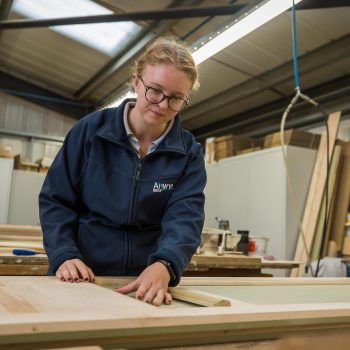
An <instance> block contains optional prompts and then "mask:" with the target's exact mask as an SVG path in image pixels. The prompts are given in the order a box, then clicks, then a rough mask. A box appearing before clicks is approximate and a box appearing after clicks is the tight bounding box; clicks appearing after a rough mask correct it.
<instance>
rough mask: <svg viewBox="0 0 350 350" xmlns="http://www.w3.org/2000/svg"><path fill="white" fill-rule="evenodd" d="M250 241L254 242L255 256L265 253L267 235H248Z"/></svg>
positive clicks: (267, 241) (267, 240)
mask: <svg viewBox="0 0 350 350" xmlns="http://www.w3.org/2000/svg"><path fill="white" fill-rule="evenodd" d="M249 240H250V241H254V242H255V253H253V255H255V256H265V255H267V246H268V243H269V239H268V238H267V237H261V236H260V237H258V236H249Z"/></svg>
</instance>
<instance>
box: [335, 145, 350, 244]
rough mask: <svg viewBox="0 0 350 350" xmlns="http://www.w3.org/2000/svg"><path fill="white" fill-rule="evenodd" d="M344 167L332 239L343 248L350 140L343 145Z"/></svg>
mask: <svg viewBox="0 0 350 350" xmlns="http://www.w3.org/2000/svg"><path fill="white" fill-rule="evenodd" d="M341 158H342V169H341V174H340V179H339V185H338V187H337V192H336V197H335V203H334V207H335V208H336V210H334V212H333V215H332V217H331V220H330V221H331V229H330V239H331V240H333V241H335V242H336V244H337V248H338V250H341V247H342V244H343V239H344V223H345V221H346V217H347V213H348V208H349V200H350V142H345V143H344V144H343V147H342V153H341Z"/></svg>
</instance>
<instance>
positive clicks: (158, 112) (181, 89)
mask: <svg viewBox="0 0 350 350" xmlns="http://www.w3.org/2000/svg"><path fill="white" fill-rule="evenodd" d="M141 78H142V80H143V82H142V81H141ZM145 85H146V86H148V87H151V88H154V89H157V90H158V91H159V90H160V91H162V92H163V93H164V94H165V95H167V96H176V97H181V98H184V99H187V95H188V93H189V91H190V89H191V86H192V82H191V81H190V79H189V78H188V76H187V74H186V73H184V72H183V71H181V70H179V69H177V68H175V67H174V65H172V64H155V65H148V66H146V67H145V69H144V70H143V72H142V75H141V77H138V76H133V87H134V90H135V92H136V94H137V103H136V108H137V109H138V111H139V113H140V116H141V117H142V118H143V120H144V122H145V123H146V124H149V125H160V124H165V123H167V122H169V121H170V120H171V119H173V118H174V117H175V115H176V114H177V112H174V111H172V110H171V109H169V106H168V98H165V99H164V100H163V101H162V102H160V103H157V104H153V103H150V102H148V101H147V100H146V98H145V91H146V88H145Z"/></svg>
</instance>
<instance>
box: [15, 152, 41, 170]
mask: <svg viewBox="0 0 350 350" xmlns="http://www.w3.org/2000/svg"><path fill="white" fill-rule="evenodd" d="M14 169H17V170H29V171H38V170H39V165H38V164H35V163H32V162H30V161H28V160H27V159H22V158H21V155H20V154H16V155H15V157H14Z"/></svg>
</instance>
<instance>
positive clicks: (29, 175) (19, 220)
mask: <svg viewBox="0 0 350 350" xmlns="http://www.w3.org/2000/svg"><path fill="white" fill-rule="evenodd" d="M45 176H46V174H45V173H37V172H34V171H25V170H14V171H13V179H12V189H11V198H10V208H9V215H8V223H9V224H15V225H39V224H40V220H39V204H38V197H39V193H40V190H41V187H42V184H43V182H44V179H45Z"/></svg>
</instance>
